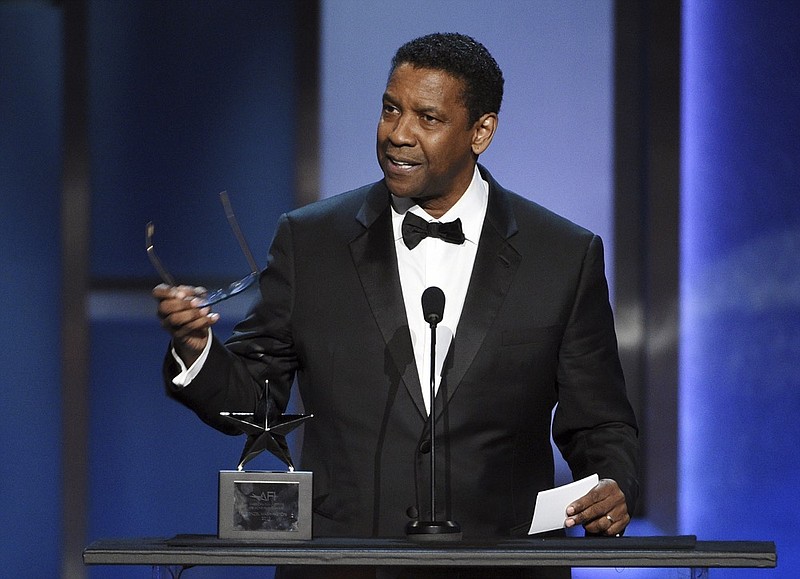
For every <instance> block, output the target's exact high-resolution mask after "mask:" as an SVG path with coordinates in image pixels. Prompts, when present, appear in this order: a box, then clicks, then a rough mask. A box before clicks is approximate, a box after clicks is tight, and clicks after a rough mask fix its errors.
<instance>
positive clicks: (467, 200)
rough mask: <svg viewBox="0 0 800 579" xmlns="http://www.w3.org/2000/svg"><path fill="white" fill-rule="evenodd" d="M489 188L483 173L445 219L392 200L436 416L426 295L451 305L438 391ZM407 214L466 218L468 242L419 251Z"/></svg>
mask: <svg viewBox="0 0 800 579" xmlns="http://www.w3.org/2000/svg"><path fill="white" fill-rule="evenodd" d="M488 199H489V184H488V183H486V181H484V180H483V178H482V177H481V174H480V172H479V171H478V168H477V167H475V173H474V175H473V177H472V182H471V183H470V185H469V187H467V190H466V191H465V192H464V195H462V197H461V198H460V199H459V200H458V201H457V202H456V204H455V205H453V207H451V208H450V209H449V210H448V211H447V213H445V214H444V215H442V217H441V218H440V219H433V217H431V216H430V215H428V214H427V213H425V211H424V210H423V209H422V208H421V207H420V206H419V205H417V204H415V203H414V202H413V201H412V200H410V199H404V198H399V197H395V196H392V208H393V211H392V227H393V230H394V239H395V242H394V246H395V251H396V252H397V265H398V269H399V270H400V285H401V286H402V288H403V301H404V302H405V306H406V317H407V318H408V328H409V330H410V332H411V342H412V344H413V346H414V358H415V359H416V362H417V371H418V372H419V381H420V385H421V386H422V397H423V399H424V400H425V408H426V410H427V411H428V413H430V375H431V360H430V353H431V352H430V350H431V329H430V325H429V324H428V322H427V321H426V320H425V318H424V317H423V314H422V293H423V292H424V291H425V289H426V288H429V287H431V286H436V287H438V288H440V289H441V290H442V291H443V292H444V296H445V306H444V315H443V317H442V321H441V322H439V324H438V325H437V327H436V371H435V372H436V374H435V375H436V381H435V385H436V390H437V391H438V388H439V384H440V382H441V373H442V366H443V364H444V360H445V357H446V355H447V352H448V350H449V349H450V342H452V340H453V337H454V336H455V334H456V330H457V328H458V321H459V319H460V318H461V310H462V309H463V308H464V299H465V298H466V296H467V288H468V286H469V280H470V277H471V276H472V266H473V265H474V264H475V255H476V253H477V252H478V239H479V238H480V235H481V229H482V228H483V220H484V217H485V216H486V206H487V203H488ZM407 211H410V212H411V213H414V214H415V215H418V216H419V217H422V218H423V219H424V220H425V221H440V222H448V221H455V220H456V219H461V227H462V229H463V231H464V236H465V238H466V240H465V241H464V243H463V244H461V245H457V244H454V243H448V242H446V241H443V240H441V239H438V238H432V237H426V238H425V239H423V240H422V241H421V242H420V244H419V245H417V246H416V247H415V248H414V249H408V247H406V245H405V244H404V243H403V234H402V224H403V218H404V217H405V214H406V212H407Z"/></svg>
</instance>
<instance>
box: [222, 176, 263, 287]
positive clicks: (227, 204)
mask: <svg viewBox="0 0 800 579" xmlns="http://www.w3.org/2000/svg"><path fill="white" fill-rule="evenodd" d="M219 200H220V201H221V202H222V206H223V207H224V208H225V217H227V219H228V224H229V225H230V226H231V229H232V230H233V235H234V236H235V237H236V241H238V242H239V247H241V248H242V253H244V256H245V258H246V259H247V263H249V264H250V271H252V272H253V273H258V272H259V267H258V263H256V260H255V258H254V257H253V252H252V251H250V246H249V245H247V240H246V239H245V238H244V235H243V234H242V230H241V228H240V227H239V222H238V221H237V220H236V215H234V214H233V207H231V201H230V199H228V192H227V191H222V192H221V193H220V194H219Z"/></svg>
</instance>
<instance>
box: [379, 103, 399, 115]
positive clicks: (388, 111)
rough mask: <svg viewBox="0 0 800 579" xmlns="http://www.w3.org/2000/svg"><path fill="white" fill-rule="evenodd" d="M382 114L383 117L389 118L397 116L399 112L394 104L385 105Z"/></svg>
mask: <svg viewBox="0 0 800 579" xmlns="http://www.w3.org/2000/svg"><path fill="white" fill-rule="evenodd" d="M382 112H383V116H389V115H394V114H397V112H398V111H397V107H396V106H394V105H392V104H389V103H383V109H382Z"/></svg>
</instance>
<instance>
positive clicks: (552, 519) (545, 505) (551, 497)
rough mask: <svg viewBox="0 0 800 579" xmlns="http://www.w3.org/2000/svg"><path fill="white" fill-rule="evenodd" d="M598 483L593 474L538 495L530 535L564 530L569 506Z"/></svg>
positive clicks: (598, 480) (595, 475) (596, 477)
mask: <svg viewBox="0 0 800 579" xmlns="http://www.w3.org/2000/svg"><path fill="white" fill-rule="evenodd" d="M598 482H600V479H599V478H598V476H597V474H593V475H589V476H587V477H586V478H582V479H581V480H576V481H575V482H571V483H569V484H566V485H564V486H560V487H556V488H554V489H550V490H546V491H540V492H539V494H538V495H536V507H535V508H534V510H533V520H532V521H531V528H530V530H529V531H528V534H529V535H533V534H534V533H544V532H546V531H555V530H556V529H563V528H564V521H566V519H567V507H568V506H569V504H570V503H571V502H572V501H575V500H577V499H579V498H581V497H582V496H583V495H585V494H586V493H588V492H589V491H590V490H592V489H593V488H594V487H595V486H597V483H598Z"/></svg>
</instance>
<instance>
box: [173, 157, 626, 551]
mask: <svg viewBox="0 0 800 579" xmlns="http://www.w3.org/2000/svg"><path fill="white" fill-rule="evenodd" d="M481 172H482V174H483V176H484V178H485V179H486V180H487V181H488V182H489V204H488V211H487V215H486V219H485V222H484V226H483V231H482V233H481V237H480V242H479V247H478V253H477V257H476V260H475V265H474V270H473V274H472V278H471V280H470V284H469V290H468V293H467V297H466V302H465V304H464V309H463V313H462V316H461V319H460V322H459V324H458V327H457V329H456V334H455V338H454V341H453V346H452V349H451V352H450V357H449V361H448V363H447V364H446V369H445V372H444V377H443V380H442V385H441V386H440V390H439V393H438V395H437V409H438V412H437V416H436V428H437V450H436V456H437V459H439V462H438V463H437V464H438V468H437V482H438V483H439V484H438V487H439V488H438V492H437V506H441V508H442V512H440V513H437V517H436V519H437V520H441V519H443V518H447V519H452V520H455V521H458V522H459V523H460V524H461V526H462V528H463V531H464V535H465V537H490V536H491V537H502V536H508V535H509V533H512V532H513V531H514V530H515V529H516V530H522V529H524V530H525V531H526V530H527V525H528V524H529V523H530V519H531V515H532V512H533V507H534V502H535V499H536V493H537V492H538V491H540V490H542V489H546V488H550V487H552V486H553V470H554V467H553V456H552V450H551V444H550V429H551V417H552V432H553V438H554V440H555V442H556V444H557V445H558V447H559V449H560V451H561V453H562V454H563V455H564V457H565V458H566V460H567V462H568V464H569V465H570V468H571V469H572V472H573V475H574V476H575V477H576V478H577V477H583V476H585V475H589V474H592V473H595V472H596V473H598V474H599V475H600V477H601V478H613V479H614V480H616V481H617V482H618V483H619V485H620V487H621V488H622V490H623V492H624V493H625V495H626V498H627V501H628V503H629V508H631V509H632V507H633V504H634V503H635V501H636V496H637V492H638V491H637V489H638V485H637V481H636V455H637V434H636V425H635V419H634V416H633V413H632V411H631V407H630V405H629V403H628V399H627V397H626V393H625V384H624V380H623V376H622V371H621V368H620V363H619V358H618V355H617V345H616V337H615V333H614V325H613V319H612V313H611V308H610V306H609V301H608V289H607V283H606V279H605V275H604V265H603V252H602V244H601V241H600V239H599V238H598V237H597V236H595V235H594V234H592V233H591V232H589V231H586V230H584V229H582V228H580V227H578V226H576V225H574V224H573V223H570V222H569V221H567V220H565V219H563V218H561V217H559V216H557V215H555V214H554V213H552V212H550V211H548V210H546V209H544V208H542V207H540V206H539V205H536V204H535V203H532V202H530V201H527V200H525V199H523V198H522V197H519V196H517V195H515V194H513V193H511V192H509V191H507V190H505V189H503V188H502V187H500V186H499V185H498V184H497V183H496V182H495V181H494V179H493V178H492V177H491V175H489V173H488V172H487V171H486V170H485V169H483V168H482V167H481ZM260 291H261V296H260V300H259V302H258V303H257V305H256V306H255V307H254V309H253V310H252V311H251V313H250V315H249V316H248V317H247V318H246V319H245V320H244V321H242V322H241V323H240V324H239V325H238V326H237V327H236V330H235V332H234V335H233V336H232V337H231V338H230V340H229V341H228V342H227V344H226V345H222V344H221V343H220V342H217V341H216V340H215V341H214V343H213V345H212V348H211V353H210V356H209V358H208V360H207V362H206V364H205V365H204V367H203V369H202V371H201V372H200V374H199V376H198V377H197V378H196V379H195V380H194V381H193V382H192V383H191V384H189V385H188V386H187V387H186V388H183V389H175V388H174V387H172V386H171V385H169V386H168V388H169V392H170V394H171V395H172V396H174V397H175V398H177V399H179V400H180V401H181V402H183V403H184V404H186V405H187V406H189V407H190V408H192V409H193V410H194V411H195V412H196V413H197V414H198V415H199V416H200V417H201V418H202V419H203V420H205V421H206V422H207V423H209V424H211V425H212V426H214V427H216V428H218V429H220V430H222V431H229V427H227V426H226V425H225V424H223V423H221V422H220V420H219V417H218V414H219V412H220V411H223V410H228V411H230V410H252V409H253V408H254V407H255V405H256V402H257V400H258V397H259V396H260V395H261V393H262V391H263V388H264V381H265V380H266V379H269V380H270V391H271V394H272V396H273V397H274V398H275V399H276V400H277V402H278V404H279V406H281V407H284V406H285V405H286V403H287V400H288V396H289V390H290V388H291V385H292V383H293V380H294V379H295V378H296V380H297V383H298V386H299V391H300V394H301V397H302V401H303V404H304V407H305V410H306V411H307V412H313V413H314V418H313V419H312V420H310V421H309V422H307V423H306V425H305V426H304V428H305V432H304V435H303V438H304V443H303V450H302V461H301V467H302V468H303V469H306V470H311V471H313V472H314V494H315V499H314V513H315V517H314V534H315V536H326V535H327V536H354V537H357V536H389V537H391V536H401V535H403V533H404V528H405V525H406V523H407V522H408V521H409V520H410V518H415V517H419V518H420V519H421V520H430V513H429V512H427V511H429V505H430V499H429V494H428V493H429V484H430V483H429V455H428V452H429V451H430V444H429V442H428V437H429V435H428V429H427V425H428V417H427V415H426V412H425V408H424V405H423V401H422V394H421V385H420V383H419V377H418V372H417V369H416V367H415V361H414V354H413V350H412V344H411V338H410V335H409V331H408V324H407V321H406V313H405V308H404V302H403V296H402V292H401V288H400V280H399V276H398V269H397V259H396V255H395V250H394V245H393V239H392V227H391V208H390V195H389V192H388V190H387V189H386V187H385V185H384V184H383V182H379V183H376V184H373V185H368V186H365V187H362V188H360V189H357V190H354V191H351V192H348V193H345V194H343V195H339V196H337V197H333V198H330V199H327V200H323V201H320V202H317V203H314V204H311V205H309V206H306V207H304V208H301V209H298V210H296V211H293V212H290V213H288V214H286V215H284V216H282V218H281V219H280V222H279V225H278V228H277V232H276V235H275V238H274V240H273V244H272V247H271V250H270V255H269V261H268V265H267V267H266V269H265V270H264V272H263V273H262V275H261V278H260ZM170 364H171V363H170V362H169V357H168V362H167V368H166V372H167V375H170V376H172V375H175V371H174V368H171V367H169V366H170ZM168 384H169V382H168ZM426 387H427V385H426ZM442 399H446V402H447V404H446V407H445V410H444V411H442V408H443V404H442ZM554 407H556V410H555V414H554V415H553V414H552V411H553V408H554ZM437 510H438V509H437ZM523 532H524V531H523Z"/></svg>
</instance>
